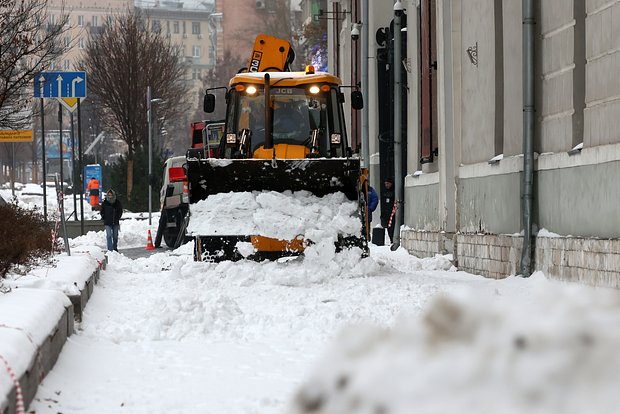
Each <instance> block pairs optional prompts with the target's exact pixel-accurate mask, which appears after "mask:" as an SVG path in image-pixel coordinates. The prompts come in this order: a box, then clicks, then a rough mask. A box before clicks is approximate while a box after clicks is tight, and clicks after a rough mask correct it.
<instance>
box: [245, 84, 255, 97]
mask: <svg viewBox="0 0 620 414" xmlns="http://www.w3.org/2000/svg"><path fill="white" fill-rule="evenodd" d="M245 93H247V94H248V95H254V94H255V93H256V86H254V85H250V86H248V87H247V88H245Z"/></svg>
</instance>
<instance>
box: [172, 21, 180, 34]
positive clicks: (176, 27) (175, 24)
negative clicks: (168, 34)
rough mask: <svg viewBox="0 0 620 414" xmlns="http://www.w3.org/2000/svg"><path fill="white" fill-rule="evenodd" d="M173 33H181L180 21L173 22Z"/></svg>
mask: <svg viewBox="0 0 620 414" xmlns="http://www.w3.org/2000/svg"><path fill="white" fill-rule="evenodd" d="M172 33H179V22H174V23H172Z"/></svg>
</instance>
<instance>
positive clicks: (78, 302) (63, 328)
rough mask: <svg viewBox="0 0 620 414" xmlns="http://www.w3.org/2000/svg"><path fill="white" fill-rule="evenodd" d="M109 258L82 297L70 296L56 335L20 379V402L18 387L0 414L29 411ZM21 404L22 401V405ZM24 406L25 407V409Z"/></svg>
mask: <svg viewBox="0 0 620 414" xmlns="http://www.w3.org/2000/svg"><path fill="white" fill-rule="evenodd" d="M107 262H108V257H107V256H105V259H104V260H103V261H102V262H101V263H100V264H99V267H98V268H97V269H95V271H93V273H92V275H91V276H90V278H88V281H87V282H86V284H85V286H84V289H82V290H81V291H80V294H79V295H67V297H68V298H69V300H70V301H71V305H70V306H67V307H66V308H65V311H64V313H63V314H62V316H61V317H60V319H59V320H58V322H57V323H56V326H55V327H54V329H53V331H52V332H50V333H49V334H48V336H47V338H46V339H45V341H44V342H43V343H42V344H41V345H40V346H39V347H38V348H37V351H36V352H35V353H34V354H33V357H32V360H31V361H30V363H29V364H28V369H27V370H26V372H24V373H23V374H22V375H21V376H20V377H19V379H18V381H19V385H20V387H21V396H20V397H21V398H18V395H17V394H18V393H17V387H15V386H13V387H12V388H11V391H10V392H9V395H8V396H7V398H6V401H7V402H8V403H6V402H5V404H4V405H0V414H23V413H25V412H28V410H26V411H23V410H22V409H21V408H22V407H28V406H29V405H30V403H31V402H32V400H33V399H34V397H35V395H36V394H37V390H38V388H39V384H40V383H41V382H42V381H43V379H44V378H45V376H46V375H47V374H48V373H49V372H50V371H51V370H52V369H53V368H54V364H55V363H56V361H57V360H58V357H59V355H60V352H61V351H62V348H63V346H64V344H65V342H67V339H68V338H69V336H71V334H73V332H74V326H75V323H76V322H81V321H82V314H83V311H84V308H85V307H86V303H87V302H88V300H89V299H90V297H91V296H92V293H93V290H94V285H95V284H96V283H97V282H98V281H99V276H100V274H101V270H105V268H106V265H107ZM20 400H21V401H20ZM22 404H23V405H22Z"/></svg>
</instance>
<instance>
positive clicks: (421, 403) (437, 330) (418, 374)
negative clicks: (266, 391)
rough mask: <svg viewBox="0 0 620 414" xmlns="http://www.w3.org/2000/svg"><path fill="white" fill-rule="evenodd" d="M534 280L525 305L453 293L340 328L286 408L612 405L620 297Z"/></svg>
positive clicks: (584, 408)
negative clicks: (380, 319) (402, 315)
mask: <svg viewBox="0 0 620 414" xmlns="http://www.w3.org/2000/svg"><path fill="white" fill-rule="evenodd" d="M532 278H533V280H530V283H538V284H539V286H537V287H538V288H539V289H538V291H537V292H536V294H535V296H536V299H537V300H535V301H534V302H533V303H531V304H528V305H527V306H524V303H523V301H517V300H516V299H515V298H513V297H504V298H502V300H501V301H500V300H489V299H488V298H486V299H485V298H484V297H483V296H482V295H480V294H476V293H473V292H474V291H473V290H471V291H468V293H465V292H463V291H461V292H460V293H459V294H455V293H452V294H450V295H439V296H437V297H436V298H435V299H434V300H433V301H432V302H431V304H430V306H429V307H428V308H426V310H425V311H424V312H423V314H422V315H421V317H419V318H417V319H415V320H401V321H400V322H399V323H397V324H395V326H394V327H393V328H392V329H387V328H385V327H377V326H370V325H365V326H356V327H351V328H349V329H346V330H344V331H343V332H342V333H341V335H340V336H339V338H338V339H337V341H335V343H334V344H333V345H332V347H331V351H329V352H328V353H327V355H326V356H325V357H324V359H323V360H322V361H321V364H320V366H319V367H318V369H317V370H316V372H315V373H314V374H313V376H312V377H311V378H309V379H308V380H306V381H305V383H304V384H303V385H302V386H301V387H300V389H299V390H298V391H297V393H296V395H295V397H294V399H293V401H292V403H291V406H290V409H289V411H288V412H289V413H295V414H300V413H316V414H320V413H340V414H347V413H389V414H409V413H414V412H415V413H418V414H424V413H457V412H460V413H474V412H475V413H481V414H484V413H489V414H491V413H492V414H521V413H541V414H542V413H545V414H547V413H559V412H562V413H567V414H570V413H586V412H587V413H601V414H603V413H605V414H607V413H611V412H616V411H617V408H618V407H620V394H618V392H617V389H618V386H619V385H620V356H619V355H618V348H619V347H620V332H619V331H618V330H617V329H613V328H611V327H614V326H616V327H617V326H620V295H619V294H618V292H617V291H596V290H584V288H583V287H575V286H573V287H565V286H560V285H557V284H553V283H549V282H546V281H543V280H542V279H544V276H542V274H541V273H539V274H535V275H533V276H532Z"/></svg>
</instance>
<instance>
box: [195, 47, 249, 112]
mask: <svg viewBox="0 0 620 414" xmlns="http://www.w3.org/2000/svg"><path fill="white" fill-rule="evenodd" d="M248 59H249V58H248ZM246 67H247V60H246V59H242V58H239V57H236V56H233V54H232V53H231V52H230V50H225V51H224V56H223V57H221V58H220V59H218V61H217V64H216V65H215V66H214V67H213V69H211V70H209V71H207V73H206V74H205V76H204V78H203V79H202V87H203V89H204V90H206V89H207V88H217V87H222V86H225V87H228V82H229V81H230V78H232V77H233V76H234V75H235V73H237V72H239V71H240V70H242V69H244V68H246ZM212 93H214V94H215V95H216V96H217V101H216V102H218V103H219V104H220V105H217V106H216V109H215V112H214V113H213V114H208V115H205V113H204V112H203V110H202V105H200V108H198V110H197V111H196V112H195V113H194V114H193V118H192V119H193V120H194V121H201V120H204V119H205V116H206V117H208V118H209V119H211V120H213V121H215V120H219V119H224V116H225V114H226V107H225V105H224V102H225V101H224V91H223V90H217V91H213V92H212Z"/></svg>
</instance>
